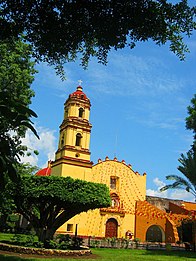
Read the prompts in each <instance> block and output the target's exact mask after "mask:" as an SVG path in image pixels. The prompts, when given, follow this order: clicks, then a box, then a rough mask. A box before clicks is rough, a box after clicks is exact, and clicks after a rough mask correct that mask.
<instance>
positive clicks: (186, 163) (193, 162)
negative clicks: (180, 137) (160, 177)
mask: <svg viewBox="0 0 196 261" xmlns="http://www.w3.org/2000/svg"><path fill="white" fill-rule="evenodd" d="M179 162H180V163H181V165H180V166H178V170H179V171H180V172H181V173H182V174H183V175H184V176H185V177H186V179H185V178H182V177H181V176H178V175H168V176H166V179H167V180H173V181H174V182H173V184H169V185H165V186H164V187H162V188H161V189H160V191H165V190H167V189H183V190H186V191H188V192H190V193H191V194H192V195H193V196H194V197H195V201H196V153H195V152H193V150H190V151H189V152H188V153H187V156H185V155H183V154H181V158H180V159H179Z"/></svg>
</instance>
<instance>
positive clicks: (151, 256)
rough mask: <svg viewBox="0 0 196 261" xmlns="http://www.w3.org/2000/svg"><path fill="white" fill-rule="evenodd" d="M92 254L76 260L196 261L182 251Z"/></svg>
mask: <svg viewBox="0 0 196 261" xmlns="http://www.w3.org/2000/svg"><path fill="white" fill-rule="evenodd" d="M92 253H93V254H96V255H97V256H98V258H96V259H92V258H87V259H86V258H81V257H80V258H78V259H79V260H82V261H85V260H86V261H92V260H97V261H98V260H103V261H129V260H133V261H140V260H145V261H146V260H149V261H162V260H163V261H164V260H172V261H175V260H176V261H179V260H180V261H185V260H186V261H192V260H195V259H196V253H193V252H184V251H170V252H169V251H168V252H167V251H163V250H159V251H158V250H151V251H150V250H131V249H92ZM55 260H57V261H76V260H77V259H74V258H67V259H64V258H41V259H40V258H24V259H23V258H20V257H13V256H12V257H11V256H6V255H0V261H55Z"/></svg>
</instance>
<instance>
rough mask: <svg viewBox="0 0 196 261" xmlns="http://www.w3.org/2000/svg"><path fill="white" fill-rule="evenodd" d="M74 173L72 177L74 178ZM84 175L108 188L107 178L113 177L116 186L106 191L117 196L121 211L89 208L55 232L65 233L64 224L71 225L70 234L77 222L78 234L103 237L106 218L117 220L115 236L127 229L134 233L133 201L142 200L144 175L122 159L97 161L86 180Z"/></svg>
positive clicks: (144, 185) (123, 233)
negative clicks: (120, 160) (116, 179)
mask: <svg viewBox="0 0 196 261" xmlns="http://www.w3.org/2000/svg"><path fill="white" fill-rule="evenodd" d="M78 170H79V169H78ZM78 173H79V172H78ZM75 174H76V173H75ZM75 174H74V177H76V176H75ZM87 176H88V177H89V181H92V182H98V183H104V184H106V185H107V186H108V187H110V177H111V176H112V177H117V178H118V184H117V189H110V193H116V194H117V195H118V196H119V198H120V204H122V205H123V207H122V209H123V211H124V213H115V212H112V211H108V212H107V210H105V211H100V209H96V210H91V211H88V212H87V213H82V214H80V215H77V216H75V217H74V218H72V219H70V220H69V221H68V222H67V223H65V224H64V225H63V226H61V227H60V229H59V230H58V233H65V232H67V224H73V233H74V231H75V225H76V224H78V235H83V236H96V237H105V227H106V222H107V220H108V219H109V218H114V219H116V220H117V222H118V237H119V238H121V237H125V234H126V232H127V231H128V230H129V231H132V232H134V230H135V204H136V201H137V200H142V201H143V200H145V195H146V175H145V174H144V175H140V174H139V173H137V172H134V171H133V170H132V168H131V166H130V165H126V164H125V163H124V162H119V161H117V160H116V159H114V160H109V159H108V158H106V160H105V161H101V160H99V163H98V164H96V165H94V166H93V167H92V173H91V174H89V175H86V176H85V180H88V178H87ZM110 210H111V208H110Z"/></svg>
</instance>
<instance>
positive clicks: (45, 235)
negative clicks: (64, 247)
mask: <svg viewBox="0 0 196 261" xmlns="http://www.w3.org/2000/svg"><path fill="white" fill-rule="evenodd" d="M54 233H55V231H54V229H52V228H50V229H44V228H39V229H36V234H37V236H38V239H39V241H40V242H42V243H44V247H45V248H47V246H48V242H49V241H50V240H52V239H53V236H54Z"/></svg>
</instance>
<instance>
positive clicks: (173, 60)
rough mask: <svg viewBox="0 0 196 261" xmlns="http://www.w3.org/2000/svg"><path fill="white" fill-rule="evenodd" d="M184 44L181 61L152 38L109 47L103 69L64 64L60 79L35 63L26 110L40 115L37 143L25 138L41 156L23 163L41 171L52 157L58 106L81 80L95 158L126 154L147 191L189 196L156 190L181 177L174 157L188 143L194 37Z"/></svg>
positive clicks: (195, 86)
mask: <svg viewBox="0 0 196 261" xmlns="http://www.w3.org/2000/svg"><path fill="white" fill-rule="evenodd" d="M187 44H188V46H189V49H190V53H188V54H187V55H186V60H185V61H183V62H181V61H180V60H179V58H178V57H177V56H175V55H174V54H173V53H171V52H170V51H169V48H168V45H166V46H162V47H159V46H156V45H155V44H154V43H152V42H151V41H149V42H147V43H138V45H137V46H136V47H135V49H133V50H129V49H128V48H125V49H123V50H120V51H111V52H110V53H109V56H108V65H107V66H104V65H101V64H98V63H97V61H96V60H94V59H93V60H91V61H90V63H89V66H88V69H87V70H84V69H83V68H82V67H81V66H80V65H79V64H80V62H79V61H78V62H76V63H69V64H65V72H66V77H67V80H66V81H65V82H62V81H61V80H60V78H59V77H58V76H56V74H55V71H54V69H53V68H51V67H49V66H47V65H46V64H40V65H38V66H37V69H38V71H39V73H38V74H37V75H36V77H35V81H34V83H33V85H32V88H33V89H34V90H35V93H36V96H35V98H34V99H33V102H32V106H31V108H32V109H33V110H34V111H35V112H36V113H37V114H38V118H37V119H36V120H34V123H35V127H36V129H37V130H38V133H39V135H40V141H38V140H36V139H35V137H33V134H31V133H28V134H27V136H26V138H25V140H24V142H25V143H26V144H27V145H28V146H29V147H30V148H31V149H38V150H39V153H40V154H39V156H38V157H37V156H35V155H32V156H30V157H28V158H25V159H24V160H25V161H29V162H30V163H32V164H35V165H38V166H39V167H40V168H42V167H43V166H46V162H47V160H48V159H54V153H55V151H56V149H57V142H58V134H59V125H60V124H61V122H62V119H63V104H64V102H65V100H66V99H67V97H68V95H69V94H70V93H72V92H73V91H75V89H76V87H77V85H78V82H77V81H78V80H79V79H81V80H82V81H83V83H82V86H83V91H84V92H85V93H86V95H87V96H88V97H89V98H90V100H91V104H92V107H91V116H90V122H91V123H92V125H93V128H92V134H91V144H90V150H91V159H92V161H93V162H94V163H96V162H97V160H98V159H99V158H101V159H105V157H106V156H108V157H109V158H110V159H113V158H114V156H116V157H117V158H118V160H119V161H121V160H123V159H124V160H125V162H126V163H127V164H131V165H132V167H133V170H134V171H138V172H139V173H140V174H143V173H144V172H146V173H147V194H148V195H155V196H163V197H171V198H181V199H184V200H193V197H192V196H191V195H190V194H188V193H185V192H184V191H166V192H164V193H161V194H160V192H159V191H158V190H159V188H160V187H161V186H162V185H164V184H165V183H166V179H165V176H166V175H169V174H180V173H179V172H178V171H177V166H178V158H179V157H180V154H181V153H185V152H186V151H188V150H189V148H190V145H191V143H192V136H193V135H192V133H191V131H188V130H186V128H185V118H186V117H187V106H188V105H189V104H190V100H191V98H192V97H193V95H194V93H196V77H195V68H196V35H193V36H192V37H191V38H190V39H188V40H187Z"/></svg>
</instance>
